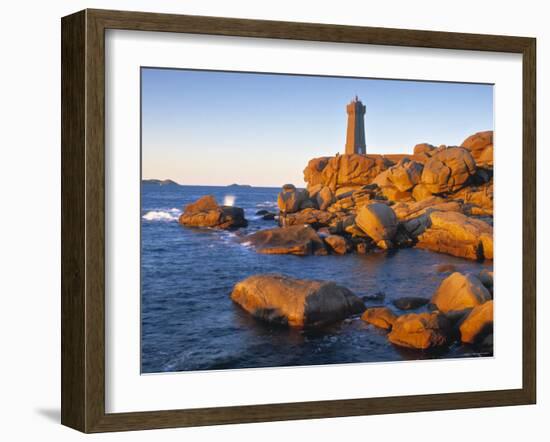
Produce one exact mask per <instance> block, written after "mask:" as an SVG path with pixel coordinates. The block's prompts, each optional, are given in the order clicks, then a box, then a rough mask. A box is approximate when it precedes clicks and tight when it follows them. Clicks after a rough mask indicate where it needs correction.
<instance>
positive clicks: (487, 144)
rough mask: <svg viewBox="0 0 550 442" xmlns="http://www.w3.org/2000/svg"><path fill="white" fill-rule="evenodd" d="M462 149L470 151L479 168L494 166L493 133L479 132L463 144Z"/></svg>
mask: <svg viewBox="0 0 550 442" xmlns="http://www.w3.org/2000/svg"><path fill="white" fill-rule="evenodd" d="M462 147H464V148H465V149H468V150H469V151H470V153H471V154H472V157H473V158H474V160H475V162H476V164H477V165H478V166H492V165H493V131H492V130H487V131H485V132H477V133H475V134H473V135H470V136H469V137H468V138H466V139H465V140H464V141H463V142H462Z"/></svg>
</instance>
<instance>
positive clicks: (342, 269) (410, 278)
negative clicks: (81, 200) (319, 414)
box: [141, 182, 492, 373]
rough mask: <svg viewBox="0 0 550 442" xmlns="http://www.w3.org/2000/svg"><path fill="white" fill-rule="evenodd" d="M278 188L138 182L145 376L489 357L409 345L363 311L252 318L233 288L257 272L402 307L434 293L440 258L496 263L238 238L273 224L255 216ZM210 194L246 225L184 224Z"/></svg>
mask: <svg viewBox="0 0 550 442" xmlns="http://www.w3.org/2000/svg"><path fill="white" fill-rule="evenodd" d="M279 190H280V189H279V188H264V187H246V186H227V187H213V186H180V185H175V184H168V185H158V184H148V183H145V182H144V183H143V184H142V194H141V372H142V373H161V372H177V371H197V370H223V369H239V368H258V367H282V366H307V365H320V364H347V363H367V362H371V363H375V362H387V361H405V360H418V359H432V358H459V357H480V356H491V355H492V349H487V348H477V347H474V346H465V345H459V344H453V345H451V346H450V347H448V348H443V349H438V350H435V351H417V350H410V349H404V348H401V347H397V346H394V345H392V344H391V343H389V342H388V341H387V339H386V336H385V335H386V332H385V331H383V330H380V329H377V328H375V327H373V326H371V325H368V324H366V323H365V322H363V321H362V320H361V319H360V318H359V317H353V318H350V319H348V320H344V321H342V322H339V323H336V324H333V325H330V326H327V327H325V328H322V329H319V330H305V331H304V330H295V329H289V328H284V327H280V326H274V325H270V324H266V323H263V322H260V321H258V320H257V319H255V318H253V317H251V315H250V314H248V313H246V312H245V311H244V310H242V309H241V308H240V307H239V306H238V305H236V304H235V303H233V302H232V301H231V299H230V294H231V291H232V289H233V286H234V285H235V284H236V283H237V282H239V281H241V280H243V279H245V278H247V277H248V276H250V275H254V274H259V273H277V274H284V275H288V276H293V277H297V278H305V279H318V280H331V281H336V282H337V283H339V284H341V285H343V286H345V287H348V288H349V289H351V290H352V291H353V292H354V293H355V294H357V295H358V296H360V297H365V299H366V301H365V304H366V306H367V307H373V306H382V305H385V306H389V307H390V308H392V309H394V311H395V312H396V313H399V311H398V310H396V309H395V308H394V307H393V306H392V300H394V299H396V298H400V297H403V296H423V297H430V296H431V294H432V293H433V292H434V290H435V289H436V288H437V287H438V285H439V284H440V282H441V281H442V280H443V279H444V278H445V277H446V276H447V275H448V274H444V273H439V272H438V271H437V267H438V266H440V265H441V264H452V265H453V266H454V267H455V268H456V269H457V271H460V272H479V271H480V270H481V269H482V268H487V269H488V270H492V263H478V262H473V261H469V260H465V259H461V258H455V257H452V256H448V255H444V254H439V253H434V252H431V251H426V250H419V249H400V250H396V251H376V252H372V253H370V254H367V255H358V254H347V255H344V256H336V255H329V256H306V257H299V256H292V255H262V254H259V253H256V252H255V251H254V249H252V248H251V247H250V246H247V245H246V242H244V243H243V241H239V239H240V238H241V237H242V236H244V235H246V234H249V233H252V232H255V231H257V230H260V229H267V228H273V227H276V226H277V224H276V221H266V220H263V219H262V218H261V216H259V215H256V213H257V212H258V211H259V210H262V209H265V210H269V211H272V212H276V211H277V193H278V192H279ZM204 195H213V196H214V197H215V198H216V200H217V201H218V203H220V204H227V205H235V206H237V207H242V208H243V209H244V211H245V214H246V218H247V219H248V221H249V225H248V227H247V228H245V229H239V230H237V231H224V230H215V229H204V228H202V229H201V228H187V227H183V226H182V225H180V224H179V223H178V217H179V215H180V214H181V213H182V211H183V207H184V206H185V205H186V204H188V203H191V202H193V201H195V200H197V199H198V198H200V197H202V196H204ZM382 296H383V299H382ZM373 298H375V299H373ZM424 309H425V308H424ZM414 311H415V310H413V311H412V312H414ZM418 311H423V310H422V308H421V309H419V310H418Z"/></svg>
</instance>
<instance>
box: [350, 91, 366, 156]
mask: <svg viewBox="0 0 550 442" xmlns="http://www.w3.org/2000/svg"><path fill="white" fill-rule="evenodd" d="M365 110H366V107H365V105H364V104H363V103H361V101H360V100H359V98H357V95H356V96H355V98H354V99H353V100H352V101H351V103H350V104H348V105H347V106H346V111H347V112H348V131H347V135H346V154H353V153H359V154H363V155H365V154H366V153H367V146H366V144H365Z"/></svg>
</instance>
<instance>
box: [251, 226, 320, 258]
mask: <svg viewBox="0 0 550 442" xmlns="http://www.w3.org/2000/svg"><path fill="white" fill-rule="evenodd" d="M241 241H242V242H243V243H245V244H250V245H252V246H253V247H254V248H255V249H256V251H257V252H259V253H264V254H269V255H280V254H290V255H300V256H305V255H311V254H314V255H326V254H327V250H326V248H325V245H324V243H323V240H322V239H321V238H320V237H319V235H317V232H315V230H314V229H312V228H311V227H309V226H303V225H300V226H290V227H277V228H275V229H266V230H259V231H258V232H255V233H253V234H251V235H248V236H246V237H244V238H243V239H242V240H241Z"/></svg>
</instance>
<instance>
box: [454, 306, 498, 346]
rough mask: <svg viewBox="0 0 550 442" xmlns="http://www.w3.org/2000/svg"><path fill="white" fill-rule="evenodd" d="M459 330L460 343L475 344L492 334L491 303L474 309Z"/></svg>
mask: <svg viewBox="0 0 550 442" xmlns="http://www.w3.org/2000/svg"><path fill="white" fill-rule="evenodd" d="M459 328H460V340H461V341H462V342H465V343H468V344H475V343H477V342H480V341H482V340H483V339H484V338H485V337H486V336H487V335H488V334H490V333H492V332H493V301H487V302H485V303H483V304H481V305H478V306H476V307H474V308H473V309H472V311H471V312H470V313H469V314H468V316H466V319H464V321H463V322H462V323H461V324H460V327H459Z"/></svg>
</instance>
